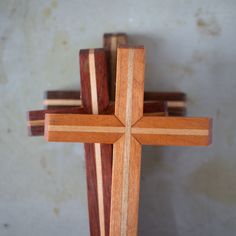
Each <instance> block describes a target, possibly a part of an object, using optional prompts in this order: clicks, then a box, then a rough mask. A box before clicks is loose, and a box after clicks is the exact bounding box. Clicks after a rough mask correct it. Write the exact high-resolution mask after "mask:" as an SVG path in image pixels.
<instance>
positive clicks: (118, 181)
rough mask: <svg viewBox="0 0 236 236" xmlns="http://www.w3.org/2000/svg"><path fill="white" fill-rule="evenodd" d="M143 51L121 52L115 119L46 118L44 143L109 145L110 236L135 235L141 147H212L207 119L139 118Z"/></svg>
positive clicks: (125, 48)
mask: <svg viewBox="0 0 236 236" xmlns="http://www.w3.org/2000/svg"><path fill="white" fill-rule="evenodd" d="M144 54H145V51H144V48H143V47H135V48H134V47H132V48H131V47H120V48H119V49H118V54H117V79H116V99H115V114H114V115H83V114H46V119H45V137H46V138H47V140H48V141H56V142H85V143H95V153H97V154H98V155H101V150H100V148H99V146H98V145H96V144H98V143H104V144H113V145H114V146H113V167H112V168H113V171H112V195H111V216H110V234H109V235H111V236H114V235H136V234H137V222H138V202H139V181H140V164H141V145H142V144H144V145H183V146H190V145H191V146H200V145H209V144H210V143H211V119H209V118H181V117H157V116H143V92H144V61H145V59H144V57H145V55H144ZM93 73H94V72H93Z"/></svg>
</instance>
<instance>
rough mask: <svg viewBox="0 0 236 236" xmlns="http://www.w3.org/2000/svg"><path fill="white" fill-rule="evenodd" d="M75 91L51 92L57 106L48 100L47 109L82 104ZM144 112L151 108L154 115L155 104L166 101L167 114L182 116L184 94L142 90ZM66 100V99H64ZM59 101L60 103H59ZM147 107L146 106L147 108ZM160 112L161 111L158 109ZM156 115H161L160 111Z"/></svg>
mask: <svg viewBox="0 0 236 236" xmlns="http://www.w3.org/2000/svg"><path fill="white" fill-rule="evenodd" d="M48 92H50V91H48ZM48 92H46V95H45V96H46V99H47V100H48V101H50V98H47V93H48ZM64 92H65V93H66V94H67V93H69V92H71V94H72V95H71V98H70V99H64V98H65V96H67V95H66V94H65V95H64ZM76 93H77V92H76V91H58V94H57V91H53V94H55V96H56V97H57V99H54V98H53V96H52V95H53V94H52V95H50V97H51V99H52V100H56V102H57V104H58V106H55V105H54V106H52V103H51V102H49V103H50V104H51V105H50V106H48V109H59V108H66V107H77V106H78V104H82V105H81V106H83V102H82V100H81V99H80V98H78V94H76ZM73 94H76V95H75V97H73ZM144 99H145V101H144V112H145V113H151V110H152V109H153V110H155V111H153V115H155V112H158V110H157V106H158V103H159V102H166V105H167V109H166V110H167V114H168V115H169V116H184V115H185V114H186V95H185V94H184V93H181V92H173V93H172V92H144ZM65 100H66V101H65ZM60 102H61V103H60ZM113 106H114V103H113V102H110V104H109V106H108V107H107V109H106V110H105V111H104V113H105V114H111V113H112V112H111V111H113V112H114V107H113ZM147 107H148V108H147ZM160 112H161V111H160ZM157 115H162V114H161V113H160V114H158V113H157Z"/></svg>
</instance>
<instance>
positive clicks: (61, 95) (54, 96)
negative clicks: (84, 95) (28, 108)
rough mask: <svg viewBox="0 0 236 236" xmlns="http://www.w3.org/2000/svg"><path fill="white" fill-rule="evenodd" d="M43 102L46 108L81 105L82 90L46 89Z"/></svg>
mask: <svg viewBox="0 0 236 236" xmlns="http://www.w3.org/2000/svg"><path fill="white" fill-rule="evenodd" d="M43 104H44V106H45V107H46V109H60V108H67V107H78V106H81V105H82V102H81V97H80V91H71V90H63V91H46V92H45V94H44V101H43Z"/></svg>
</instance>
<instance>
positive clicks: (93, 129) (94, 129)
mask: <svg viewBox="0 0 236 236" xmlns="http://www.w3.org/2000/svg"><path fill="white" fill-rule="evenodd" d="M48 131H53V132H84V133H124V131H125V128H124V127H101V126H74V125H48Z"/></svg>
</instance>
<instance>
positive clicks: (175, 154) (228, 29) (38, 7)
mask: <svg viewBox="0 0 236 236" xmlns="http://www.w3.org/2000/svg"><path fill="white" fill-rule="evenodd" d="M235 11H236V2H235V1H234V0H225V1H221V0H208V1H206V0H198V1H193V0H179V1H171V0H165V1H162V0H150V1H141V0H136V1H127V0H125V1H116V2H115V1H108V0H107V1H95V0H94V1H92V0H87V1H78V0H71V1H60V0H51V1H50V0H48V1H46V0H1V1H0V22H1V23H0V93H1V99H0V111H1V116H0V235H1V236H2V235H3V236H14V235H18V236H26V235H34V236H41V235H44V236H49V235H58V236H65V235H70V236H74V235H88V234H89V227H88V214H87V197H86V182H85V163H84V157H83V155H84V153H83V145H81V144H70V143H67V144H64V143H47V142H46V141H44V139H43V138H42V137H41V138H29V137H28V136H27V128H26V127H27V123H26V111H28V110H30V109H39V108H41V107H42V99H43V93H44V91H45V90H56V89H71V88H72V89H79V87H80V84H79V79H80V78H79V66H78V51H79V49H81V48H89V47H101V46H102V35H103V33H104V32H119V31H122V32H127V33H128V34H129V35H130V41H131V42H132V43H137V44H144V45H145V47H146V49H147V65H146V68H147V69H146V81H145V88H146V90H153V91H154V90H159V91H165V90H168V91H183V92H186V93H187V95H188V115H191V116H211V117H213V118H214V143H213V145H212V146H211V147H208V148H205V147H204V148H199V147H187V148H185V147H145V148H144V149H143V158H142V178H141V202H140V214H139V235H149V236H155V235H162V236H195V235H196V236H198V235H207V236H211V235H214V236H222V235H224V236H232V235H236V183H235V180H236V171H235V169H236V148H235V146H236V125H235V120H236V109H235V102H236V92H235V90H236V47H235V38H236V28H235V25H236V14H235Z"/></svg>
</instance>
